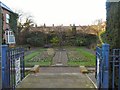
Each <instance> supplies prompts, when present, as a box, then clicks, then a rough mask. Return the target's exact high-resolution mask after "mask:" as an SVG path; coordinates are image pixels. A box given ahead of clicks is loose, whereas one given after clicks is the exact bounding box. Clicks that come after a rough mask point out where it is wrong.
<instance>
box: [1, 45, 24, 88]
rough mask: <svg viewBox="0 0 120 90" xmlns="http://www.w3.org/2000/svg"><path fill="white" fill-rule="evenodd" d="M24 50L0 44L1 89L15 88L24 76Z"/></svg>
mask: <svg viewBox="0 0 120 90" xmlns="http://www.w3.org/2000/svg"><path fill="white" fill-rule="evenodd" d="M24 71H25V70H24V50H23V48H11V49H9V48H8V46H7V45H2V89H5V88H10V89H15V87H16V86H17V84H18V83H19V82H20V81H21V80H22V79H23V78H24V75H25V73H24Z"/></svg>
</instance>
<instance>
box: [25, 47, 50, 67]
mask: <svg viewBox="0 0 120 90" xmlns="http://www.w3.org/2000/svg"><path fill="white" fill-rule="evenodd" d="M48 51H49V52H50V50H47V49H45V48H40V49H37V50H36V51H34V52H32V53H31V54H29V55H26V56H25V67H33V66H34V65H40V66H50V65H51V62H52V55H51V53H50V55H48V54H49V52H48Z"/></svg>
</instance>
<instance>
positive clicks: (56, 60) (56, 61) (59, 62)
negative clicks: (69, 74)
mask: <svg viewBox="0 0 120 90" xmlns="http://www.w3.org/2000/svg"><path fill="white" fill-rule="evenodd" d="M67 61H68V58H67V52H66V51H65V50H57V51H56V53H55V56H54V57H53V61H52V66H67Z"/></svg>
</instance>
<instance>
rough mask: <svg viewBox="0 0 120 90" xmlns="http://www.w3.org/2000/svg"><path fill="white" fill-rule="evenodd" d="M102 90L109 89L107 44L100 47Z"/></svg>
mask: <svg viewBox="0 0 120 90" xmlns="http://www.w3.org/2000/svg"><path fill="white" fill-rule="evenodd" d="M102 51H103V52H102V57H103V58H102V63H103V64H102V65H103V66H102V69H103V72H102V75H103V76H102V80H103V81H102V88H105V89H106V90H108V88H109V71H108V70H109V44H103V46H102Z"/></svg>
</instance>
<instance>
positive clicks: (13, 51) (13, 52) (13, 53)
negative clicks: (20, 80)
mask: <svg viewBox="0 0 120 90" xmlns="http://www.w3.org/2000/svg"><path fill="white" fill-rule="evenodd" d="M12 56H13V59H12V60H13V68H14V72H13V80H14V82H13V89H15V76H16V74H15V72H16V70H15V50H14V49H12Z"/></svg>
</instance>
